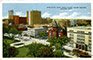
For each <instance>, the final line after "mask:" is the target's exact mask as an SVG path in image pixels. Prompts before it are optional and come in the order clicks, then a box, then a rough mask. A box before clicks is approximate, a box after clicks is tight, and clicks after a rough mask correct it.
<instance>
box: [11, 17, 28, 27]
mask: <svg viewBox="0 0 93 60" xmlns="http://www.w3.org/2000/svg"><path fill="white" fill-rule="evenodd" d="M13 24H15V25H19V24H27V18H26V17H19V16H13Z"/></svg>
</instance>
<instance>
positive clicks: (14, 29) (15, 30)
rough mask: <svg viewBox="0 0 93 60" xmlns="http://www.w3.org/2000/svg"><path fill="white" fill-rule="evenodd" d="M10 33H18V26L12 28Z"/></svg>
mask: <svg viewBox="0 0 93 60" xmlns="http://www.w3.org/2000/svg"><path fill="white" fill-rule="evenodd" d="M9 33H13V34H17V33H18V31H17V29H16V28H10V30H9Z"/></svg>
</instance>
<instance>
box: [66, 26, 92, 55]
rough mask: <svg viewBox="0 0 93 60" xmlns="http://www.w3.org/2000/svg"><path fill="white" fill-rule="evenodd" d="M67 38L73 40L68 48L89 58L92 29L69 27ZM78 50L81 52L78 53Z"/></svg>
mask: <svg viewBox="0 0 93 60" xmlns="http://www.w3.org/2000/svg"><path fill="white" fill-rule="evenodd" d="M67 36H68V37H70V38H71V40H70V42H69V43H68V46H69V47H72V48H73V49H72V50H73V53H76V54H79V55H83V56H88V53H89V52H91V27H84V26H81V27H79V26H78V27H69V28H67ZM76 50H77V51H81V52H78V53H77V52H76ZM83 52H85V53H86V55H84V54H83ZM80 53H81V54H80Z"/></svg>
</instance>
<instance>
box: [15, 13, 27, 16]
mask: <svg viewBox="0 0 93 60" xmlns="http://www.w3.org/2000/svg"><path fill="white" fill-rule="evenodd" d="M15 15H18V16H22V17H26V15H25V14H24V13H23V12H16V13H15Z"/></svg>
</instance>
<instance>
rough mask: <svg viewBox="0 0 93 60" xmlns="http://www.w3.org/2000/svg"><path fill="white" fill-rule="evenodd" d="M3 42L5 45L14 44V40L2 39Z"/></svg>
mask: <svg viewBox="0 0 93 60" xmlns="http://www.w3.org/2000/svg"><path fill="white" fill-rule="evenodd" d="M3 40H4V41H5V42H6V43H7V44H11V43H14V42H15V41H14V40H11V39H7V38H4V39H3Z"/></svg>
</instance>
